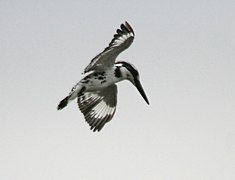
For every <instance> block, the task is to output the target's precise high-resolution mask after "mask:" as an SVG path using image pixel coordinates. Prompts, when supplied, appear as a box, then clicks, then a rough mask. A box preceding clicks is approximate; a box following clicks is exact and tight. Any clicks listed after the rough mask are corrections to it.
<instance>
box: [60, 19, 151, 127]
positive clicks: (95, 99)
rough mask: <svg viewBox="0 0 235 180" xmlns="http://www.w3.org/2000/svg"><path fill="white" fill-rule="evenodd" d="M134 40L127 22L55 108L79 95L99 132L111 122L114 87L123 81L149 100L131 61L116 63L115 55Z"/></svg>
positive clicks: (84, 109) (113, 110) (83, 109)
mask: <svg viewBox="0 0 235 180" xmlns="http://www.w3.org/2000/svg"><path fill="white" fill-rule="evenodd" d="M133 39H134V31H133V30H132V28H131V26H130V25H129V24H128V23H127V22H126V23H125V25H124V24H122V25H121V29H118V30H117V34H115V35H114V38H113V39H112V41H111V42H110V44H109V46H108V47H107V48H105V50H104V51H103V52H101V53H100V54H98V55H97V56H96V57H95V58H93V59H92V61H91V63H90V64H89V65H88V66H87V67H86V68H85V70H84V73H87V74H85V77H84V78H83V79H81V80H80V81H79V82H78V83H77V84H76V85H75V86H74V87H73V88H72V90H71V92H70V93H69V95H68V96H67V97H65V98H64V99H63V100H62V101H61V102H60V104H59V105H58V107H57V109H58V110H61V109H63V108H64V107H65V106H67V104H68V103H69V101H72V100H74V99H75V98H78V106H79V108H80V110H81V112H82V113H83V114H84V117H85V119H86V121H87V122H88V124H89V125H90V126H91V129H92V130H93V131H96V130H97V131H100V130H101V129H102V128H103V126H104V124H105V123H107V122H108V121H110V120H111V119H112V117H113V115H114V113H115V110H116V104H117V86H116V84H115V83H117V82H119V81H122V80H129V81H131V82H132V83H133V84H134V85H135V86H136V87H137V89H138V90H139V92H140V93H141V95H142V96H143V98H144V99H145V101H146V102H147V103H148V104H149V102H148V99H147V97H146V95H145V93H144V90H143V88H142V86H141V84H140V81H139V73H138V71H137V70H136V68H135V67H134V66H133V65H131V64H130V63H127V62H124V61H121V62H115V60H116V57H117V56H118V55H119V53H121V52H122V51H123V50H125V49H127V48H128V47H129V46H130V45H131V43H132V41H133Z"/></svg>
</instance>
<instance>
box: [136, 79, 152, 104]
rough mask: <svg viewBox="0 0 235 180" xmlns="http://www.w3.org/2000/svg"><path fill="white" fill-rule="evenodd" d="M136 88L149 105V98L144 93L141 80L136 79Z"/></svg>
mask: <svg viewBox="0 0 235 180" xmlns="http://www.w3.org/2000/svg"><path fill="white" fill-rule="evenodd" d="M135 86H136V88H137V89H138V91H139V92H140V94H141V96H142V97H143V98H144V100H145V101H146V103H147V104H149V101H148V98H147V96H146V94H145V92H144V89H143V87H142V85H141V83H140V80H138V79H135Z"/></svg>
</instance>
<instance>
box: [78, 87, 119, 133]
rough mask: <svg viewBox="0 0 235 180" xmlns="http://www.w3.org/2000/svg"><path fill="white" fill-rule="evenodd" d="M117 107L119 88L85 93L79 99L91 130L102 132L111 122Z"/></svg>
mask: <svg viewBox="0 0 235 180" xmlns="http://www.w3.org/2000/svg"><path fill="white" fill-rule="evenodd" d="M116 105H117V86H116V85H115V84H114V85H111V86H109V87H107V88H105V89H102V90H101V91H99V92H85V93H83V94H81V95H80V96H79V97H78V106H79V109H80V110H81V112H82V113H83V115H84V117H85V119H86V122H87V123H88V124H89V125H90V127H91V130H93V131H94V132H95V131H100V130H101V129H102V128H103V126H104V125H105V123H107V122H108V121H110V120H111V119H112V117H113V115H114V113H115V110H116Z"/></svg>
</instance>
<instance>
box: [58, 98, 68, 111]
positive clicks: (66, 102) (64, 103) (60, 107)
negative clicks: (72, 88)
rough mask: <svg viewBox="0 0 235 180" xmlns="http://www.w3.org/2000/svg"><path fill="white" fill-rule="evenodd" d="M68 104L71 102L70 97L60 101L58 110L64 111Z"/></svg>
mask: <svg viewBox="0 0 235 180" xmlns="http://www.w3.org/2000/svg"><path fill="white" fill-rule="evenodd" d="M68 102H69V96H67V97H66V98H64V99H63V100H62V101H60V103H59V105H58V106H57V110H61V109H63V108H64V107H65V106H67V105H68Z"/></svg>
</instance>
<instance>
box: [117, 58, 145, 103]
mask: <svg viewBox="0 0 235 180" xmlns="http://www.w3.org/2000/svg"><path fill="white" fill-rule="evenodd" d="M115 66H116V71H115V75H116V77H119V78H122V79H127V80H129V81H130V82H131V83H132V84H133V85H134V86H135V87H136V88H137V89H138V91H139V93H140V94H141V96H142V97H143V98H144V100H145V101H146V103H147V104H149V101H148V98H147V96H146V94H145V92H144V89H143V87H142V85H141V83H140V76H139V72H138V71H137V69H136V68H135V66H134V65H132V64H130V63H128V62H124V61H119V62H116V63H115Z"/></svg>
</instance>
